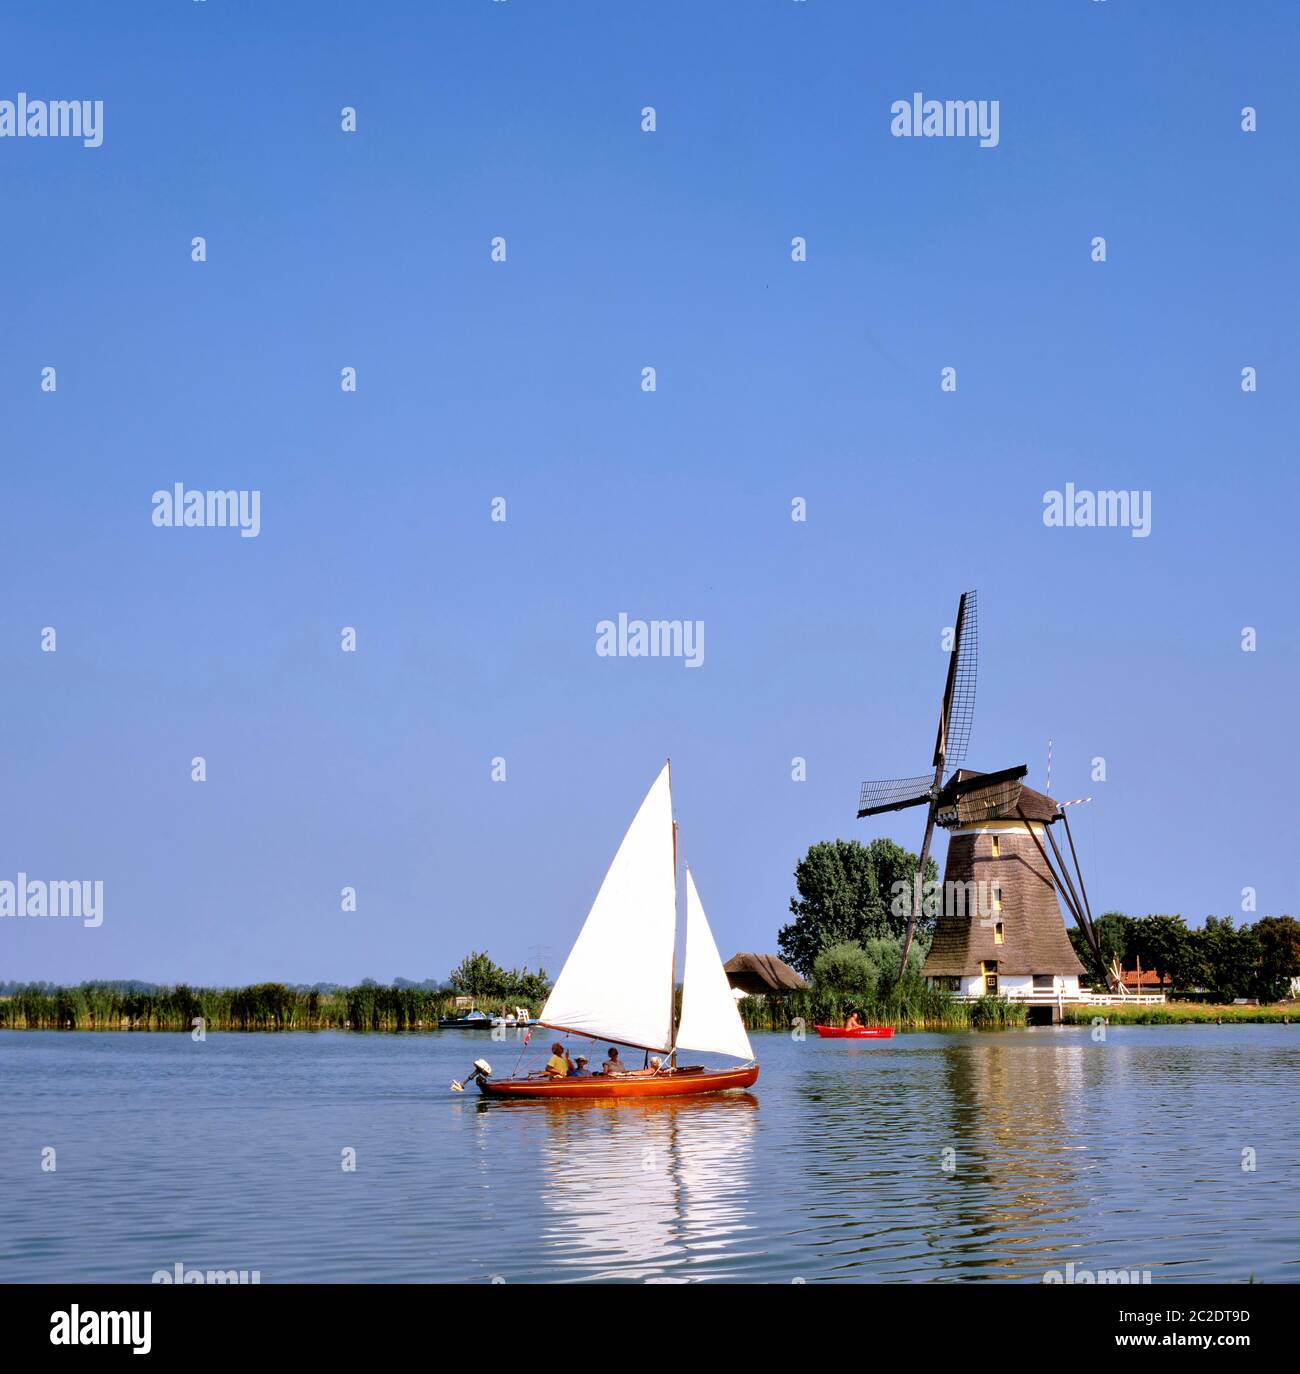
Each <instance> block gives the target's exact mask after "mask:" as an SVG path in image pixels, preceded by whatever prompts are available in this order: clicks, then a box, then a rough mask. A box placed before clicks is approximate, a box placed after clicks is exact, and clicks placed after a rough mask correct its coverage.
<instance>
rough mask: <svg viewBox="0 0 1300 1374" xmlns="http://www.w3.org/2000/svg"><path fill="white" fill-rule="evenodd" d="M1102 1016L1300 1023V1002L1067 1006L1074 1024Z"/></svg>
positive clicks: (1153, 1021) (1143, 1021) (1117, 1020)
mask: <svg viewBox="0 0 1300 1374" xmlns="http://www.w3.org/2000/svg"><path fill="white" fill-rule="evenodd" d="M1098 1017H1101V1018H1102V1019H1104V1020H1105V1021H1106V1022H1107V1023H1108V1024H1109V1025H1114V1026H1175V1025H1202V1026H1204V1025H1210V1026H1213V1025H1217V1024H1218V1023H1220V1022H1222V1023H1223V1024H1224V1025H1244V1024H1247V1023H1250V1022H1261V1021H1263V1022H1274V1023H1277V1024H1283V1023H1292V1024H1295V1025H1300V1005H1297V1004H1296V1003H1294V1002H1290V1003H1288V1002H1273V1003H1268V1004H1266V1005H1264V1006H1262V1007H1235V1006H1212V1005H1208V1004H1206V1003H1204V1002H1165V1003H1157V1002H1147V1003H1137V1004H1135V1005H1133V1006H1125V1005H1124V1004H1123V1003H1122V1002H1111V1003H1109V1004H1106V1005H1103V1006H1094V1007H1085V1006H1079V1005H1075V1006H1067V1007H1066V1009H1065V1015H1064V1021H1065V1023H1066V1024H1067V1025H1071V1026H1090V1025H1092V1024H1093V1022H1094V1021H1096V1020H1097V1018H1098Z"/></svg>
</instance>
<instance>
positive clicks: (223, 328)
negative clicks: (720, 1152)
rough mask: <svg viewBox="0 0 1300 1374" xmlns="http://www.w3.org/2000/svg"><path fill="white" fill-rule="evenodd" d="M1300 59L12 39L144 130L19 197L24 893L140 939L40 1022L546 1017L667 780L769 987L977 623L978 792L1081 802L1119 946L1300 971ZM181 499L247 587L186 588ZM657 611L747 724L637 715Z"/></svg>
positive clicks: (726, 28)
mask: <svg viewBox="0 0 1300 1374" xmlns="http://www.w3.org/2000/svg"><path fill="white" fill-rule="evenodd" d="M1297 27H1300V24H1298V16H1297V11H1296V10H1295V8H1294V7H1293V6H1289V5H1284V4H1249V5H1244V6H1238V7H1227V6H1222V5H1217V4H1209V3H1204V4H1178V5H1173V4H1166V5H1160V6H1155V5H1142V6H1136V5H1129V4H1124V3H1120V0H1101V2H1100V3H1098V2H1097V0H1091V2H1086V0H1073V2H1072V3H1053V4H1043V3H1024V4H1002V5H998V4H989V5H980V6H971V5H968V4H958V3H953V4H939V3H935V4H924V5H922V4H916V5H911V6H896V5H875V4H872V5H867V4H862V3H831V2H830V0H807V2H806V3H794V0H783V2H778V0H763V3H753V4H746V5H743V6H742V5H740V4H739V3H733V4H726V5H723V4H710V5H700V4H671V3H663V4H648V5H639V6H632V5H610V4H603V3H566V4H558V3H556V4H541V3H526V0H504V3H493V0H465V3H457V4H451V3H444V4H437V5H416V4H408V5H397V4H388V5H382V4H376V5H373V6H356V5H343V4H329V3H313V4H298V3H279V4H277V5H275V6H264V5H254V4H237V3H226V2H225V0H205V2H204V3H189V4H187V3H169V4H162V3H154V4H147V5H140V6H134V7H131V8H130V9H129V10H127V9H124V8H119V7H109V6H102V5H92V4H67V5H63V6H60V7H58V9H57V10H54V9H49V8H45V9H42V10H31V9H29V10H27V11H25V12H24V13H21V14H16V13H14V12H12V10H11V11H10V12H9V13H7V14H5V15H4V16H3V18H0V99H15V98H16V94H17V92H18V91H20V90H21V91H26V92H27V93H28V95H29V97H30V98H33V99H35V98H46V99H80V98H86V99H102V100H103V101H104V102H105V113H104V142H103V146H102V147H100V148H97V149H85V148H82V147H81V146H80V144H79V143H74V142H73V141H71V140H58V139H21V140H19V139H11V138H6V139H0V184H3V187H4V191H5V197H4V199H5V205H6V211H5V213H4V214H3V215H0V253H2V254H3V261H4V263H5V264H6V267H7V269H8V270H7V271H6V273H5V282H4V292H3V300H4V323H5V327H4V329H3V330H0V415H3V420H4V423H3V425H0V460H2V473H0V481H2V483H3V486H2V488H0V490H2V491H3V496H4V508H5V515H6V519H5V529H4V535H3V538H2V539H0V578H2V582H0V585H3V587H4V589H5V595H4V596H3V598H0V655H2V656H3V657H2V659H0V663H2V665H3V670H4V683H5V691H4V697H3V700H4V716H5V721H6V724H7V726H8V728H7V730H6V731H5V741H6V742H5V779H6V786H5V788H4V790H3V796H2V798H0V876H3V877H8V878H10V879H16V877H17V874H18V873H19V872H26V873H28V874H29V875H31V876H34V877H44V878H89V879H95V878H98V879H102V880H103V881H104V884H105V919H104V924H103V925H102V926H101V927H100V928H99V929H97V930H87V929H84V928H83V927H82V926H81V925H79V924H73V923H53V922H37V921H30V920H29V921H21V920H7V921H5V922H3V923H2V924H0V978H6V977H8V978H29V977H30V978H50V979H55V980H63V981H71V980H79V979H82V978H90V977H139V978H147V979H154V980H160V981H171V980H179V979H186V980H189V981H191V982H204V983H221V982H243V981H251V980H254V979H262V978H281V979H286V980H289V981H308V982H310V981H315V980H317V979H338V980H351V979H357V978H361V977H363V976H372V977H377V978H381V979H388V978H390V977H392V976H394V975H402V976H406V977H414V978H420V977H430V976H432V977H441V976H443V975H445V973H446V972H447V970H448V969H449V968H450V967H451V966H452V964H454V963H455V962H456V961H457V960H458V959H459V957H460V956H461V955H462V954H463V953H465V952H466V951H467V950H469V949H470V948H487V949H489V950H490V951H491V952H492V954H493V955H494V956H495V957H496V958H497V959H498V960H499V961H501V962H504V963H507V964H515V963H523V962H528V963H532V962H534V959H535V951H536V950H537V949H539V948H541V949H544V950H546V951H548V962H549V963H550V965H551V967H552V970H553V971H554V969H555V967H556V966H557V965H558V962H559V960H560V959H562V958H563V955H564V953H565V952H566V951H567V949H568V946H569V944H570V943H571V941H572V939H573V937H574V935H575V934H576V932H577V929H578V927H579V925H580V923H581V920H582V918H583V916H584V915H585V913H586V910H587V907H588V905H589V904H590V901H591V898H592V897H593V895H594V893H595V891H596V888H597V886H598V885H599V882H600V879H601V877H602V876H603V873H604V870H605V866H606V865H607V863H608V861H609V859H610V857H611V856H612V854H613V851H614V848H615V847H616V845H617V843H618V841H619V839H620V838H621V836H622V833H623V830H624V828H625V826H626V825H627V823H628V822H629V820H630V819H631V816H632V814H633V812H634V811H635V809H636V806H637V804H638V803H639V801H640V800H641V797H642V795H643V794H644V792H645V790H646V788H647V787H648V786H649V784H650V782H651V780H652V779H653V777H654V775H655V773H656V771H657V769H658V767H659V766H660V764H661V762H662V760H663V758H664V757H665V756H666V755H671V756H672V759H673V778H674V786H675V802H676V808H677V812H678V817H679V820H680V822H681V824H682V827H683V834H684V838H685V843H686V846H687V849H688V852H689V854H690V856H691V861H692V866H693V868H694V870H695V873H696V876H697V880H698V883H699V887H700V892H701V896H702V898H703V900H704V903H705V906H706V908H707V909H708V911H709V913H710V918H711V920H712V922H713V925H714V927H715V931H716V933H717V937H718V944H719V946H720V948H721V950H722V953H723V956H724V958H725V957H727V956H729V955H730V954H731V953H732V952H733V951H735V950H736V949H762V950H772V949H774V948H775V938H776V930H777V928H778V927H779V925H780V924H781V923H782V922H783V921H784V919H785V918H786V909H787V904H788V901H789V898H790V895H791V893H792V890H793V889H792V879H791V870H792V868H793V866H794V863H795V861H796V859H797V858H798V857H799V856H800V855H801V854H802V852H803V851H804V850H805V849H806V847H807V846H808V845H809V844H810V843H812V842H813V841H816V840H820V839H828V838H833V837H835V836H846V837H848V836H852V837H858V838H860V839H863V840H867V839H870V838H871V837H872V836H873V835H876V834H889V835H892V836H893V837H894V838H896V839H898V840H899V841H900V842H902V843H904V844H906V845H908V847H910V848H915V847H916V845H917V844H918V843H919V839H920V828H921V826H920V821H919V820H918V818H917V813H915V812H912V813H903V814H902V815H901V816H895V817H883V818H880V820H879V821H878V822H875V823H871V824H864V823H860V822H858V821H856V820H855V818H854V811H855V802H856V796H857V788H858V784H859V783H860V781H861V780H862V779H863V778H866V777H876V776H887V775H892V774H911V773H917V772H921V771H923V770H924V768H925V767H926V764H927V762H928V758H929V750H930V748H931V746H932V742H933V729H934V717H935V713H936V709H937V696H938V693H939V690H940V687H941V684H942V676H943V671H944V660H943V656H942V653H941V651H940V633H941V630H942V627H943V626H945V625H948V624H950V623H951V621H952V618H953V612H954V608H955V605H956V601H957V596H958V594H959V593H960V592H961V591H962V590H964V589H965V588H968V587H977V588H978V589H979V593H980V611H981V642H982V663H981V676H980V686H979V705H978V711H977V715H976V721H975V729H974V732H973V735H972V740H971V748H970V753H969V756H968V762H969V764H970V765H971V766H972V767H976V768H989V769H992V768H999V767H1005V766H1008V765H1010V764H1014V763H1020V762H1025V763H1028V764H1029V765H1030V769H1031V775H1030V779H1029V780H1030V782H1031V784H1034V785H1040V786H1041V784H1042V780H1043V779H1042V771H1043V763H1044V760H1045V754H1046V747H1047V740H1048V739H1049V737H1050V738H1052V739H1054V740H1055V777H1054V783H1053V791H1054V792H1055V793H1056V794H1057V795H1058V796H1062V797H1065V796H1081V795H1085V794H1089V793H1091V794H1092V795H1093V796H1094V797H1095V800H1094V802H1093V803H1092V804H1091V806H1089V807H1085V808H1082V809H1081V810H1079V811H1077V812H1076V813H1075V815H1076V816H1077V817H1078V819H1077V821H1076V822H1075V825H1076V835H1077V837H1078V839H1079V841H1080V847H1081V851H1082V855H1081V856H1082V858H1083V859H1084V863H1085V871H1086V873H1087V877H1088V885H1089V891H1090V895H1091V896H1092V899H1093V906H1094V910H1102V909H1107V908H1117V909H1121V910H1126V911H1129V912H1132V913H1142V912H1146V911H1169V912H1181V913H1183V914H1184V915H1186V916H1188V917H1189V918H1191V919H1193V920H1199V919H1201V918H1202V917H1203V916H1204V914H1206V913H1207V912H1214V913H1232V914H1240V903H1241V889H1242V888H1243V887H1245V886H1251V887H1254V888H1256V889H1257V891H1258V904H1259V911H1260V912H1261V913H1268V912H1283V911H1295V910H1296V907H1297V905H1300V903H1297V900H1296V895H1297V894H1296V890H1295V875H1294V863H1293V861H1292V850H1293V848H1294V841H1293V838H1292V835H1291V833H1290V832H1291V826H1290V815H1289V813H1290V809H1291V807H1290V801H1291V799H1290V786H1289V783H1290V779H1291V777H1292V776H1293V774H1294V771H1295V750H1294V740H1293V736H1292V731H1291V728H1290V727H1291V723H1292V716H1293V707H1294V701H1295V698H1296V686H1295V684H1296V678H1297V671H1298V669H1300V654H1298V652H1297V615H1296V609H1295V604H1294V597H1295V589H1296V582H1297V577H1296V574H1297V554H1296V533H1295V526H1296V509H1297V496H1298V494H1300V493H1298V490H1297V488H1298V486H1300V481H1298V479H1297V475H1296V461H1295V435H1296V432H1297V425H1296V421H1297V407H1296V400H1295V388H1294V384H1293V378H1294V371H1295V368H1296V367H1297V365H1298V364H1300V357H1298V355H1297V349H1296V343H1295V321H1294V313H1295V300H1296V287H1297V272H1296V266H1295V260H1296V242H1297V234H1296V230H1297V213H1296V212H1297V203H1296V202H1297V188H1296V179H1295V175H1294V166H1295V152H1296V146H1297V137H1296V136H1297V123H1298V116H1297V97H1296V93H1295V87H1294V70H1295V58H1296V53H1297V45H1296V38H1297ZM914 91H921V92H923V93H924V94H925V95H926V96H927V97H935V98H939V99H989V100H992V99H996V100H998V101H999V108H1000V142H999V146H998V147H996V148H987V149H985V148H981V147H979V146H978V144H977V143H976V142H975V141H974V140H971V139H958V138H953V139H943V138H940V139H903V138H894V137H892V136H891V134H890V131H889V126H890V105H891V103H892V102H893V101H895V100H897V99H908V98H910V97H911V95H912V93H913V92H914ZM346 105H351V106H354V107H355V108H356V109H357V112H358V129H357V132H356V133H353V134H345V133H343V132H342V131H341V130H340V127H339V124H340V118H339V113H340V110H341V109H342V107H344V106H346ZM646 105H653V106H654V107H655V110H656V113H657V125H658V127H657V130H656V131H655V132H654V133H651V134H647V133H643V132H642V131H641V128H640V121H641V110H642V108H643V107H644V106H646ZM1246 105H1252V106H1255V107H1256V108H1257V109H1258V111H1259V129H1258V131H1257V132H1255V133H1252V134H1246V133H1243V132H1242V131H1241V128H1240V118H1241V116H1240V111H1241V108H1242V107H1243V106H1246ZM194 235H203V236H204V237H205V238H206V240H207V245H208V261H207V262H205V263H202V264H195V263H193V262H192V261H191V260H190V242H191V239H192V237H193V236H194ZM494 235H504V236H505V237H506V240H507V244H508V260H507V261H506V262H505V263H493V262H492V261H491V260H490V257H489V243H490V240H491V239H492V237H493V236H494ZM795 235H803V236H805V237H806V239H807V245H808V260H807V262H804V263H794V262H792V261H791V256H790V242H791V239H792V237H794V236H795ZM1095 235H1104V236H1105V237H1106V240H1107V261H1106V262H1105V263H1104V264H1098V263H1094V262H1093V261H1091V259H1090V251H1089V250H1090V243H1091V240H1092V238H1093V237H1094V236H1095ZM51 365H52V366H56V367H57V370H58V390H57V392H56V393H55V394H45V393H42V391H41V390H40V385H39V383H40V371H41V369H42V368H43V367H46V366H51ZM344 366H354V367H356V368H357V369H358V379H359V381H358V390H357V391H356V393H355V394H344V393H343V392H342V391H341V390H340V387H339V375H340V369H341V368H342V367H344ZM646 366H653V367H655V368H656V370H657V380H658V389H657V391H656V392H654V393H653V394H647V393H644V392H643V391H642V390H641V387H640V377H641V369H642V368H643V367H646ZM948 366H951V367H955V368H956V369H957V376H958V389H957V391H956V392H955V393H953V394H944V393H942V392H941V391H940V387H939V376H940V369H941V368H943V367H948ZM1245 366H1253V367H1255V368H1257V369H1258V376H1259V390H1258V392H1257V393H1256V394H1253V395H1247V394H1244V393H1243V392H1242V390H1241V388H1240V375H1241V369H1242V368H1243V367H1245ZM176 482H183V483H185V484H186V485H187V486H188V487H197V488H209V487H213V488H222V489H230V488H250V489H251V488H256V489H258V490H260V491H261V493H262V498H261V500H262V530H261V534H260V535H259V536H258V537H257V538H256V539H241V538H239V537H238V535H237V534H236V533H235V532H234V531H232V530H228V529H227V530H217V529H192V530H178V529H158V528H155V527H154V526H153V524H152V523H151V518H150V517H151V511H152V507H151V496H152V493H153V492H154V491H155V490H157V489H160V488H170V487H171V486H172V485H173V484H174V483H176ZM1067 482H1073V483H1074V484H1075V486H1076V487H1078V488H1086V489H1109V488H1125V489H1139V490H1145V491H1150V492H1151V502H1152V532H1151V534H1150V536H1149V537H1148V538H1145V539H1137V538H1133V537H1131V535H1130V533H1129V532H1128V531H1127V530H1124V529H1049V528H1046V527H1045V526H1044V524H1043V521H1042V510H1043V495H1044V493H1045V492H1046V491H1048V490H1051V489H1060V488H1063V487H1064V486H1065V484H1066V483H1067ZM496 496H504V497H505V498H506V500H507V503H508V505H507V510H508V519H507V520H506V522H505V523H504V524H500V523H493V522H492V521H491V520H490V519H489V512H490V502H491V500H492V498H493V497H496ZM794 497H803V498H805V499H806V501H807V505H808V518H807V521H806V523H802V524H796V523H794V522H792V521H791V519H790V502H791V500H792V499H793V498H794ZM619 611H626V612H627V613H628V614H629V615H631V616H634V617H636V616H642V617H645V618H684V619H692V620H695V619H698V620H703V621H704V622H705V626H706V657H705V663H704V666H703V667H702V668H700V669H687V668H684V667H683V665H682V664H681V662H680V661H673V660H660V659H607V658H600V657H598V656H597V655H596V653H595V626H596V623H597V622H598V621H599V620H601V619H604V618H606V617H614V616H617V614H618V612H619ZM47 625H49V626H54V627H55V628H56V629H57V633H58V650H57V652H56V653H54V654H48V653H42V652H41V649H40V636H41V630H42V627H44V626H47ZM345 625H352V626H355V627H356V628H357V632H358V643H359V650H358V652H357V653H355V654H343V653H341V652H340V649H339V632H340V629H341V627H342V626H345ZM1244 626H1253V627H1255V628H1256V630H1257V633H1258V649H1257V651H1256V652H1254V653H1243V652H1242V651H1241V647H1240V645H1241V633H1242V628H1243V627H1244ZM194 755H203V756H204V757H205V758H206V759H207V765H208V781H207V782H205V783H203V784H196V783H194V782H192V781H191V780H190V759H191V758H192V757H193V756H194ZM498 755H499V756H504V758H505V759H506V761H507V770H508V781H507V782H505V783H493V782H492V781H491V780H490V775H489V768H490V761H491V759H492V758H493V757H494V756H498ZM795 756H801V757H804V758H806V759H807V769H808V780H807V781H806V782H803V783H794V782H792V781H791V780H790V774H791V759H792V758H794V757H795ZM1094 757H1103V758H1104V759H1105V760H1106V769H1107V780H1106V781H1105V782H1104V783H1098V782H1093V781H1092V780H1091V777H1090V772H1091V761H1092V759H1093V758H1094ZM345 885H351V886H354V887H356V889H357V891H358V910H357V912H356V913H355V914H349V913H344V912H342V911H340V909H339V905H340V903H339V892H340V889H341V888H342V887H343V886H345Z"/></svg>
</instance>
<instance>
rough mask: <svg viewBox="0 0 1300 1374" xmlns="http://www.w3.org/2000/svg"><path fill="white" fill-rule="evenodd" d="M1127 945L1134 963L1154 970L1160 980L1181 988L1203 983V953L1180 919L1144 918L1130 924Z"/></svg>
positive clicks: (1126, 934)
mask: <svg viewBox="0 0 1300 1374" xmlns="http://www.w3.org/2000/svg"><path fill="white" fill-rule="evenodd" d="M1125 942H1126V944H1127V946H1128V955H1129V958H1130V959H1131V960H1132V961H1133V963H1136V962H1137V961H1138V960H1139V959H1140V960H1141V961H1142V967H1143V968H1144V969H1154V970H1155V972H1156V973H1157V974H1158V975H1159V976H1160V977H1161V978H1168V979H1170V981H1172V982H1173V983H1174V984H1175V985H1177V986H1180V987H1186V986H1188V985H1189V984H1192V983H1196V982H1199V981H1200V972H1201V967H1202V961H1201V958H1200V950H1199V949H1198V948H1197V941H1196V939H1195V937H1194V935H1193V933H1192V932H1191V931H1190V930H1188V929H1187V926H1186V924H1185V923H1184V921H1183V918H1182V917H1181V916H1144V917H1143V918H1142V919H1141V920H1139V921H1130V922H1129V924H1128V929H1127V931H1126V932H1125ZM1130 966H1131V965H1130Z"/></svg>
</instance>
